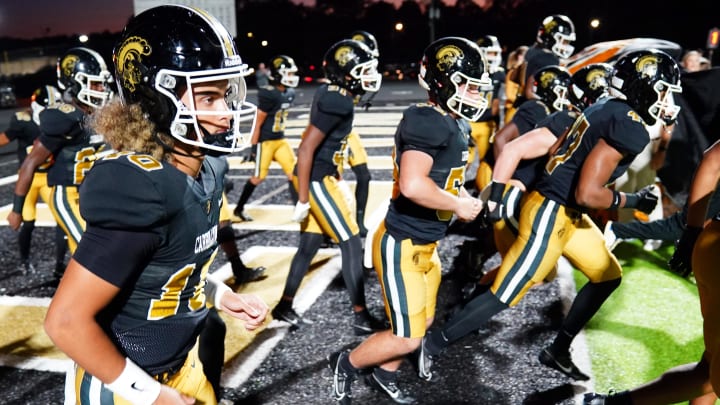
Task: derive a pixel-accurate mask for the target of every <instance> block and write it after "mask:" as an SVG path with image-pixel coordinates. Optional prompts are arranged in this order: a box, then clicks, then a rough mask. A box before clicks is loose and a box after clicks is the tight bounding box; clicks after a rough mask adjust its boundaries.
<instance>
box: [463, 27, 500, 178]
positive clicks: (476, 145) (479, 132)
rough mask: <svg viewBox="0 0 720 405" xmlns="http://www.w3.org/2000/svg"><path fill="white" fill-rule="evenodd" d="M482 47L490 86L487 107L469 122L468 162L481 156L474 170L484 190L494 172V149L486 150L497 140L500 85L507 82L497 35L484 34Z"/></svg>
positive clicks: (480, 42)
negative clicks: (470, 141) (470, 139)
mask: <svg viewBox="0 0 720 405" xmlns="http://www.w3.org/2000/svg"><path fill="white" fill-rule="evenodd" d="M476 42H477V44H478V46H479V47H480V50H481V51H482V52H483V54H484V55H485V60H487V63H488V72H489V73H490V80H491V81H492V85H491V86H487V87H486V88H484V89H482V91H483V95H484V97H485V98H486V99H487V100H488V108H487V109H486V110H485V112H484V113H483V115H482V116H481V117H480V118H478V119H477V120H476V121H471V122H470V128H471V129H472V132H471V136H472V144H473V146H472V147H471V148H470V157H469V158H468V165H470V164H472V162H473V161H474V160H475V155H477V158H478V167H477V172H476V173H475V188H476V189H477V190H482V189H483V188H485V186H486V185H488V184H490V177H491V176H492V164H493V157H492V152H491V154H490V155H488V154H487V152H488V150H489V149H490V145H492V143H493V142H494V139H493V138H494V136H495V130H496V129H497V123H498V121H499V114H500V89H501V87H502V84H503V83H504V82H505V70H504V69H503V68H502V48H501V47H500V41H498V39H497V37H496V36H495V35H484V36H482V37H481V38H480V39H478V40H477V41H476Z"/></svg>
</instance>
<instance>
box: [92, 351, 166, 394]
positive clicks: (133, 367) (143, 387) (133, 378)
mask: <svg viewBox="0 0 720 405" xmlns="http://www.w3.org/2000/svg"><path fill="white" fill-rule="evenodd" d="M105 387H107V389H109V390H110V391H112V392H114V393H116V394H118V395H120V396H121V397H123V398H125V400H127V401H129V402H130V403H132V404H135V405H152V403H153V402H155V400H156V399H158V397H159V396H160V387H161V384H160V382H159V381H157V380H155V379H154V378H152V377H150V375H149V374H148V373H146V372H145V371H144V370H143V369H141V368H140V367H138V365H137V364H135V363H133V362H132V360H130V359H128V358H127V357H126V358H125V368H124V369H123V371H122V373H120V376H118V378H116V379H115V381H113V382H112V383H111V384H105Z"/></svg>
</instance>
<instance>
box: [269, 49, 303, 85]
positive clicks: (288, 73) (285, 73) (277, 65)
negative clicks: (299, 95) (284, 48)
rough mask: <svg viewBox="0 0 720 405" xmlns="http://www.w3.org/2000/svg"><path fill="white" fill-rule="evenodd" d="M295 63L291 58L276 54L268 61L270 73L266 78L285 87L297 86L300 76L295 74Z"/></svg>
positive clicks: (296, 69)
mask: <svg viewBox="0 0 720 405" xmlns="http://www.w3.org/2000/svg"><path fill="white" fill-rule="evenodd" d="M297 71H298V68H297V65H296V64H295V61H294V60H293V58H291V57H289V56H286V55H278V56H276V57H274V58H272V61H271V62H270V74H269V75H268V79H270V81H272V82H273V83H280V84H282V85H285V86H287V87H297V85H298V83H299V82H300V77H299V76H298V75H297V74H296V73H297Z"/></svg>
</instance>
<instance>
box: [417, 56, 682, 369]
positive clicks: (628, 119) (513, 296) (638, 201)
mask: <svg viewBox="0 0 720 405" xmlns="http://www.w3.org/2000/svg"><path fill="white" fill-rule="evenodd" d="M679 83H680V70H679V68H678V66H677V64H676V63H675V61H674V60H673V59H672V57H670V56H669V55H667V54H666V53H664V52H662V51H657V50H642V51H636V52H632V53H629V54H627V55H626V56H624V57H623V58H621V59H620V60H618V61H617V63H616V64H615V66H614V73H613V76H612V78H611V82H610V86H611V92H614V93H615V94H616V95H617V97H616V98H615V97H608V98H604V99H602V100H600V101H599V102H596V103H595V104H593V105H592V106H590V107H589V108H587V109H586V110H585V111H583V113H582V115H581V116H580V117H579V118H578V119H577V120H575V122H574V123H573V125H572V127H571V128H570V130H569V131H568V133H567V134H566V135H565V136H564V137H563V138H562V142H561V143H560V144H559V146H558V147H557V149H556V150H555V151H554V152H553V153H552V155H550V157H549V159H548V160H547V163H546V165H545V168H544V171H543V173H542V174H541V177H540V178H539V179H538V181H537V183H536V187H535V189H534V190H533V191H531V192H530V193H529V194H528V195H527V196H526V197H525V199H524V201H523V205H522V209H521V211H520V222H519V227H518V237H517V239H516V240H515V242H514V243H513V244H512V246H511V247H510V249H509V251H508V252H507V253H506V254H505V256H504V257H503V261H502V264H501V266H500V270H499V272H498V275H497V277H496V278H495V280H494V282H493V284H492V286H491V288H490V289H489V290H488V291H486V292H484V293H482V294H480V295H479V296H477V297H475V298H474V299H473V300H472V301H470V302H469V303H468V304H467V305H466V306H465V308H463V310H462V311H461V312H459V313H457V314H456V315H455V316H453V318H452V319H451V320H450V321H449V322H448V323H447V324H445V325H444V326H443V327H442V328H441V329H436V330H433V331H432V333H428V336H427V337H426V338H425V339H424V340H423V344H422V346H421V356H419V357H420V359H421V361H419V366H420V372H423V371H425V372H426V373H430V370H429V367H428V366H430V365H432V361H433V356H435V355H437V354H438V353H440V352H441V351H442V349H443V348H445V347H447V346H448V345H450V344H451V343H453V342H455V341H457V340H458V339H460V338H461V337H463V336H465V335H467V334H468V333H470V332H472V331H475V330H478V329H479V328H481V327H482V326H483V324H484V323H485V322H486V321H487V320H488V319H490V318H492V317H493V316H494V315H495V314H497V313H499V312H501V311H503V310H505V309H507V308H508V307H510V306H515V305H517V304H518V302H519V301H520V300H521V299H522V297H523V296H524V295H525V293H526V292H527V291H528V289H529V288H531V287H532V286H533V285H535V284H537V283H540V282H543V281H544V280H545V278H546V277H547V276H548V274H549V273H550V272H551V271H552V269H553V268H554V266H555V264H556V263H557V260H558V259H559V257H560V256H561V255H564V256H565V257H566V258H567V259H568V260H569V261H570V263H571V264H572V265H573V266H574V267H576V268H577V269H579V270H580V271H581V272H583V274H585V275H586V276H587V277H588V279H589V282H588V283H587V284H585V286H583V287H582V289H580V291H579V292H578V294H577V296H576V298H575V300H574V301H573V304H572V306H571V308H570V310H569V312H568V314H567V317H566V318H565V320H564V322H563V324H562V326H561V328H560V330H559V331H558V333H557V336H556V338H555V340H554V341H553V342H552V344H550V345H549V346H547V347H546V348H544V349H543V350H542V351H541V353H540V357H539V359H540V362H541V363H542V364H544V365H546V366H548V367H551V368H554V369H556V370H558V371H560V372H562V373H564V374H566V375H567V376H568V377H570V378H572V379H574V380H587V379H589V377H588V376H587V375H586V374H585V373H583V372H582V371H580V370H579V369H578V368H577V366H576V365H575V364H574V363H573V361H572V358H571V356H570V344H571V343H572V340H573V339H574V338H575V336H576V335H577V334H578V333H579V332H580V331H581V330H582V328H583V327H584V326H585V324H586V323H587V321H588V320H590V318H592V316H593V315H594V314H595V312H597V310H598V309H599V308H600V306H601V305H602V304H603V302H604V301H605V300H606V299H607V297H608V296H609V295H610V294H611V293H612V292H613V291H614V290H615V289H616V288H617V287H618V286H619V285H620V280H621V276H622V269H621V267H620V264H619V263H618V261H617V259H616V258H615V256H613V255H612V253H610V251H609V250H608V249H607V248H606V247H605V242H604V239H603V237H602V232H601V231H600V229H598V227H597V225H595V224H594V223H593V222H592V221H591V220H590V219H589V217H588V216H587V215H584V213H585V211H586V210H587V209H588V208H609V209H613V210H614V209H618V208H622V207H627V208H635V207H637V208H639V209H643V210H649V209H651V208H652V207H654V204H655V202H656V201H657V196H655V195H653V194H652V193H651V192H650V191H648V190H641V191H639V192H636V193H629V194H625V193H620V192H617V191H615V190H610V189H609V188H607V187H606V185H607V184H610V183H612V181H613V180H615V179H616V178H617V177H618V176H619V175H620V174H622V173H623V172H624V171H625V170H626V169H627V167H628V165H629V164H630V162H632V160H633V159H634V157H635V156H636V155H637V154H638V153H639V152H640V151H641V150H642V149H643V148H644V147H645V145H646V144H647V143H648V142H649V135H648V132H647V130H646V129H645V124H646V123H647V124H653V123H655V121H656V120H657V119H661V118H665V115H666V114H671V115H676V114H677V110H675V109H674V108H673V107H674V106H673V105H671V103H668V100H669V99H670V98H671V97H672V93H678V92H680V91H681V87H680V84H679ZM611 94H612V93H611ZM517 141H518V142H531V141H533V138H528V137H525V136H523V137H521V138H518V140H517ZM511 149H513V148H511V147H510V146H508V147H506V148H505V149H504V150H503V153H501V155H499V156H498V159H497V162H496V169H495V171H494V172H493V178H494V182H493V184H491V191H490V196H489V199H488V201H487V208H486V209H487V210H488V211H489V215H491V216H492V215H497V214H493V211H501V210H502V203H501V201H502V193H503V190H504V189H505V184H503V183H504V182H506V181H507V180H508V178H509V176H510V175H511V174H512V172H513V171H514V170H508V171H506V172H505V174H504V176H505V177H503V178H499V177H497V176H499V173H500V172H499V167H500V165H501V164H502V162H503V160H504V159H505V158H506V157H505V156H504V154H505V150H508V151H509V150H511ZM546 151H547V149H546V150H545V151H542V150H538V152H537V153H538V155H536V156H542V154H543V153H544V152H546ZM536 156H527V157H528V158H532V157H536ZM495 182H497V184H496V183H495Z"/></svg>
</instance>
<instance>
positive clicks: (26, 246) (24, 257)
mask: <svg viewBox="0 0 720 405" xmlns="http://www.w3.org/2000/svg"><path fill="white" fill-rule="evenodd" d="M34 229H35V221H23V223H22V226H20V232H19V233H18V246H19V248H20V260H21V261H22V262H26V261H28V260H29V259H30V243H31V239H32V233H33V230H34Z"/></svg>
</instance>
